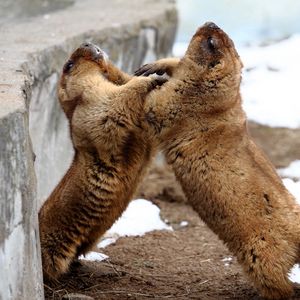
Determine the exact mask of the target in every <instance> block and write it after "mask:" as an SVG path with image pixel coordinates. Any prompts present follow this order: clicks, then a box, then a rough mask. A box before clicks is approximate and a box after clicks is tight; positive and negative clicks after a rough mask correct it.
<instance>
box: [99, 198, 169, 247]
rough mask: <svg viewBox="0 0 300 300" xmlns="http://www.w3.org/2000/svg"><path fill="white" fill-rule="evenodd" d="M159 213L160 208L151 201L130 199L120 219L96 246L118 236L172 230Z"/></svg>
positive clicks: (110, 241)
mask: <svg viewBox="0 0 300 300" xmlns="http://www.w3.org/2000/svg"><path fill="white" fill-rule="evenodd" d="M159 213H160V209H159V208H158V207H157V206H156V205H154V204H153V203H152V202H151V201H148V200H145V199H137V200H132V201H131V202H130V203H129V205H128V207H127V209H126V210H125V211H124V213H123V214H122V216H121V217H120V219H119V220H117V222H116V223H115V224H114V225H113V226H112V227H111V228H110V229H109V230H108V231H107V232H106V233H105V235H104V240H102V241H101V242H100V243H98V247H99V248H104V247H106V246H108V245H109V244H111V243H114V242H116V240H117V238H118V237H120V236H142V235H144V234H145V233H147V232H150V231H153V230H173V228H172V227H171V226H168V225H167V224H166V223H165V222H163V221H162V220H161V218H160V215H159Z"/></svg>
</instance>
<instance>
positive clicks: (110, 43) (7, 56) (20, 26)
mask: <svg viewBox="0 0 300 300" xmlns="http://www.w3.org/2000/svg"><path fill="white" fill-rule="evenodd" d="M10 2H11V1H10ZM16 2H17V3H19V2H20V1H16ZM21 2H22V3H23V4H24V3H29V4H31V5H33V6H32V7H33V8H34V6H35V5H36V6H38V5H40V3H42V2H43V3H51V2H50V1H41V0H40V1H39V0H33V1H30V0H26V1H21ZM21 2H20V3H21ZM55 2H56V3H59V1H53V3H55ZM67 2H68V5H69V4H70V3H71V1H66V2H65V3H67ZM11 3H12V2H11ZM11 3H9V1H3V2H1V4H0V11H2V12H1V13H0V19H1V21H0V34H1V40H0V69H1V74H0V216H1V218H0V266H1V267H0V300H2V299H3V300H4V299H5V300H9V299H42V298H43V289H42V279H41V278H42V275H41V274H42V273H41V260H40V253H39V234H38V222H37V211H38V207H39V206H40V205H41V203H42V201H43V200H45V198H46V197H47V196H48V194H49V193H50V191H51V190H52V188H53V187H54V186H55V184H56V183H57V181H58V180H59V178H60V177H61V176H62V174H63V173H64V172H65V170H66V169H67V167H68V165H69V163H70V160H71V158H72V150H71V144H70V140H69V132H68V127H67V123H66V119H65V117H64V115H63V113H62V111H61V109H60V107H59V105H58V102H57V100H56V83H57V79H58V77H59V73H60V70H61V68H62V65H63V63H64V62H65V60H66V59H67V57H68V56H69V54H70V52H71V51H72V50H73V49H75V48H76V47H77V46H78V45H79V44H81V43H82V42H83V41H92V42H94V43H97V44H99V45H100V46H101V47H102V48H103V49H105V50H106V51H107V52H108V53H109V55H110V57H111V59H112V60H113V61H114V62H116V63H117V64H118V65H119V66H120V67H122V68H123V69H124V70H125V71H128V72H131V71H132V70H133V69H135V68H137V67H138V66H139V65H140V64H141V63H142V62H143V61H145V60H153V59H156V58H159V57H163V56H167V55H170V50H171V46H172V43H173V40H174V36H175V31H176V23H177V15H176V10H175V8H174V3H173V1H168V0H160V1H156V0H131V1H122V0H111V1H109V2H107V1H104V0H85V1H79V0H78V1H74V4H73V5H71V6H68V7H67V8H65V9H61V10H56V9H59V8H61V6H60V7H55V6H51V7H50V8H49V9H48V10H47V9H46V10H45V9H44V8H43V9H39V8H35V9H33V10H32V7H31V8H30V7H29V8H28V6H26V5H23V4H22V5H21V6H20V7H19V6H18V5H15V6H14V5H13V6H10V5H11ZM60 5H61V4H60ZM14 7H15V8H14ZM25 8H26V9H27V8H28V10H26V9H25ZM5 9H6V11H10V10H11V16H12V17H11V18H9V17H7V14H6V13H5ZM14 9H15V10H14ZM3 16H6V17H4V18H3ZM13 16H15V17H18V20H13V19H12V18H13ZM29 16H31V17H29ZM29 132H30V134H29ZM31 141H32V145H31ZM32 147H33V149H34V152H35V155H36V160H35V163H34V154H33V151H32ZM34 168H35V171H34ZM35 177H37V185H36V181H35ZM36 191H37V196H36Z"/></svg>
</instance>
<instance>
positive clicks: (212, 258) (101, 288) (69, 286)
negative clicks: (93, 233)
mask: <svg viewBox="0 0 300 300" xmlns="http://www.w3.org/2000/svg"><path fill="white" fill-rule="evenodd" d="M150 179H151V181H150ZM139 194H140V195H145V196H148V197H147V198H148V199H150V198H151V199H152V200H153V202H154V203H155V204H157V205H158V206H159V207H160V208H161V215H162V218H163V219H167V220H168V221H169V223H170V224H171V225H172V226H173V228H174V231H154V232H151V233H148V234H146V235H144V236H142V237H126V238H120V239H118V240H117V242H116V243H115V244H113V245H110V246H108V247H106V248H104V249H100V252H102V253H105V254H107V255H108V256H109V259H108V260H106V261H102V262H82V263H81V265H80V266H77V267H74V268H73V270H72V272H71V273H70V274H68V275H66V276H65V277H64V278H62V279H61V280H60V282H57V283H51V285H50V284H49V283H48V284H47V285H46V284H45V295H46V299H62V297H64V299H69V297H68V295H69V294H71V293H79V294H82V295H87V296H91V297H92V298H94V299H131V300H132V299H203V300H206V299H261V298H260V297H259V296H258V294H257V292H256V291H255V290H254V289H253V288H252V287H251V285H250V283H249V282H248V281H247V280H246V278H245V277H244V275H243V273H242V271H241V268H240V267H239V265H238V264H237V262H236V259H235V258H233V260H232V261H229V262H228V261H226V262H225V261H222V259H224V258H226V257H230V252H229V251H228V250H227V248H226V247H225V246H224V245H223V243H222V242H221V241H220V240H219V239H218V238H217V237H216V235H214V234H213V233H212V232H211V231H210V230H209V229H208V228H207V226H206V225H205V224H204V223H203V222H202V221H201V220H200V219H199V217H198V215H197V214H196V213H195V212H194V211H193V210H192V209H191V207H189V206H188V205H187V204H186V201H185V198H184V196H183V194H182V191H181V189H180V188H179V186H178V184H177V183H176V182H175V179H174V176H173V174H172V172H171V171H170V169H169V168H165V167H162V166H161V167H155V168H152V170H151V171H150V173H149V175H148V176H147V178H146V180H145V181H144V182H143V184H142V186H141V188H140V190H139ZM183 220H185V221H188V225H187V226H185V227H182V226H180V222H181V221H183ZM295 288H296V289H295V297H294V298H293V299H300V286H295ZM70 299H73V298H71V297H70ZM74 299H75V298H74ZM76 299H80V298H76ZM81 299H83V298H81Z"/></svg>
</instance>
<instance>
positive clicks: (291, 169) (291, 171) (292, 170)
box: [278, 160, 300, 179]
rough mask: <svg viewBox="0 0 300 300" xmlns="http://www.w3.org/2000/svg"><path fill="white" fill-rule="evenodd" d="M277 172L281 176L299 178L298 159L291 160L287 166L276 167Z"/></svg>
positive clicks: (299, 166) (299, 161)
mask: <svg viewBox="0 0 300 300" xmlns="http://www.w3.org/2000/svg"><path fill="white" fill-rule="evenodd" d="M278 173H279V175H280V176H282V177H290V178H297V179H300V160H295V161H293V162H292V163H291V164H290V165H289V166H288V167H287V168H283V169H278Z"/></svg>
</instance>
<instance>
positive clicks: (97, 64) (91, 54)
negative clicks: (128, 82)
mask: <svg viewBox="0 0 300 300" xmlns="http://www.w3.org/2000/svg"><path fill="white" fill-rule="evenodd" d="M108 64H109V63H108V58H107V55H106V54H105V52H104V51H102V50H101V49H100V48H99V47H98V46H96V45H94V44H92V43H83V44H82V45H81V46H80V47H79V48H77V49H76V50H75V51H74V52H73V53H72V55H71V57H70V58H69V59H68V61H67V62H66V63H65V65H64V67H63V71H62V75H61V78H60V82H59V85H58V98H59V101H60V104H61V106H62V108H63V110H64V112H65V114H66V116H67V118H68V119H69V120H70V119H71V118H72V115H73V112H74V110H75V108H76V106H77V104H78V101H79V99H80V98H81V96H82V93H83V91H84V89H86V88H88V84H89V83H90V85H92V84H93V83H92V82H89V81H92V80H93V76H94V75H96V77H97V78H98V79H99V77H103V80H105V79H107V77H108V75H107V74H108Z"/></svg>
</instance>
